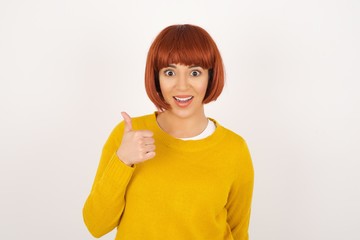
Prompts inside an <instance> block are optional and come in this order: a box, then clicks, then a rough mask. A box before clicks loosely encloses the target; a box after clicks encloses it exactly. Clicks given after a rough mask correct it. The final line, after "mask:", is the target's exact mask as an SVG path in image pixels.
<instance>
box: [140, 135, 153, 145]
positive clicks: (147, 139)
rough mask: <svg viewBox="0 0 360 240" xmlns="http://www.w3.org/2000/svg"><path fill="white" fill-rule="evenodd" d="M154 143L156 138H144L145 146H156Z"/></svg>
mask: <svg viewBox="0 0 360 240" xmlns="http://www.w3.org/2000/svg"><path fill="white" fill-rule="evenodd" d="M154 142H155V140H154V138H152V137H144V138H143V139H142V143H143V144H144V145H150V144H154Z"/></svg>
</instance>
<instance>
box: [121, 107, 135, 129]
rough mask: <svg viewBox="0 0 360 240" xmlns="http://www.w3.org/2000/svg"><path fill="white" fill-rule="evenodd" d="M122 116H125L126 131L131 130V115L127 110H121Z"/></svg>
mask: <svg viewBox="0 0 360 240" xmlns="http://www.w3.org/2000/svg"><path fill="white" fill-rule="evenodd" d="M121 116H122V117H123V118H124V122H125V128H124V131H125V132H130V131H131V130H132V122H131V117H130V116H129V114H127V113H126V112H121Z"/></svg>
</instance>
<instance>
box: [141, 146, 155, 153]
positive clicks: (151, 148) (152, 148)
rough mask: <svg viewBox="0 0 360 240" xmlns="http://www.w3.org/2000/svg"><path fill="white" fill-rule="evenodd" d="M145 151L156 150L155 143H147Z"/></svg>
mask: <svg viewBox="0 0 360 240" xmlns="http://www.w3.org/2000/svg"><path fill="white" fill-rule="evenodd" d="M144 151H145V152H146V153H148V152H154V151H155V145H146V146H145V147H144Z"/></svg>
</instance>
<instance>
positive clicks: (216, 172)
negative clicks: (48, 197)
mask: <svg viewBox="0 0 360 240" xmlns="http://www.w3.org/2000/svg"><path fill="white" fill-rule="evenodd" d="M213 121H214V120H213ZM214 122H215V124H216V130H215V132H214V133H213V134H212V135H211V136H209V137H207V138H205V139H201V140H188V141H184V140H180V139H176V138H173V137H172V136H170V135H168V134H167V133H165V132H164V131H163V130H161V128H160V127H159V126H158V124H157V122H156V114H155V113H154V114H151V115H146V116H142V117H138V118H133V119H132V124H133V129H134V130H144V129H146V130H151V131H153V133H154V139H155V145H156V157H155V158H153V159H150V160H148V161H145V162H143V163H140V164H137V165H135V166H134V167H128V166H127V165H125V164H123V163H122V162H121V161H120V159H119V158H118V157H117V155H116V151H117V149H118V147H119V145H120V142H121V139H122V134H123V129H124V124H123V122H121V123H120V124H119V125H117V126H116V127H115V129H114V130H113V131H112V133H111V135H110V137H109V139H108V140H107V142H106V143H105V146H104V148H103V152H102V156H101V160H100V164H99V167H98V170H97V173H96V177H95V180H94V184H93V187H92V190H91V193H90V195H89V197H88V198H87V200H86V203H85V205H84V208H83V217H84V221H85V224H86V226H87V228H88V229H89V231H90V232H91V234H92V235H93V236H95V237H101V236H102V235H104V234H106V233H108V232H110V231H111V230H113V229H114V228H115V227H117V235H116V240H162V239H164V240H180V239H181V240H230V239H234V240H247V239H248V226H249V219H250V207H251V198H252V189H253V179H254V172H253V167H252V162H251V158H250V154H249V152H248V148H247V146H246V143H245V141H244V140H243V139H242V138H241V137H240V136H238V135H237V134H235V133H233V132H231V131H230V130H228V129H226V128H224V127H222V126H221V125H219V124H218V123H217V122H216V121H214Z"/></svg>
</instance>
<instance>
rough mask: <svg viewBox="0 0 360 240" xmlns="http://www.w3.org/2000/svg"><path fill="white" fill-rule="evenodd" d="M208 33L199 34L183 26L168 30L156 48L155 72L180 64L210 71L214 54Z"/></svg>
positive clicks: (196, 30)
mask: <svg viewBox="0 0 360 240" xmlns="http://www.w3.org/2000/svg"><path fill="white" fill-rule="evenodd" d="M207 35H208V33H207V32H205V30H204V32H199V29H193V28H191V27H190V28H189V27H186V28H185V27H184V26H178V27H176V28H173V29H170V31H168V32H166V33H165V34H164V35H163V38H162V39H160V41H159V44H158V46H157V54H155V55H154V56H157V58H156V59H154V67H155V70H156V71H159V70H160V69H162V68H164V67H168V66H169V64H182V65H186V66H200V67H202V68H204V69H211V68H213V66H214V62H215V54H214V51H213V49H212V44H211V43H210V42H209V41H212V39H211V38H210V36H207Z"/></svg>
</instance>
